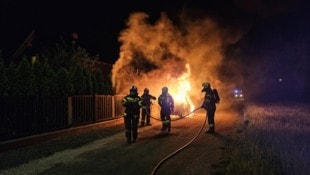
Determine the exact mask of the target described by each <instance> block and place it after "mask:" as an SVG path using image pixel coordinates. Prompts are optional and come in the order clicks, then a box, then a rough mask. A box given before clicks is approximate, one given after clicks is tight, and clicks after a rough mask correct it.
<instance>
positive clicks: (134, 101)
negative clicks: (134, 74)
mask: <svg viewBox="0 0 310 175" xmlns="http://www.w3.org/2000/svg"><path fill="white" fill-rule="evenodd" d="M129 92H130V93H129V95H127V96H125V97H124V99H123V101H122V105H123V106H124V107H125V111H124V115H123V117H124V123H125V136H126V139H127V143H129V144H130V143H134V142H136V141H137V137H138V124H139V118H140V108H141V107H142V99H141V97H139V96H138V88H137V87H136V86H132V87H131V88H130V90H129Z"/></svg>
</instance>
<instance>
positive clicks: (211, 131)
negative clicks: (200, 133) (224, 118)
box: [206, 126, 215, 134]
mask: <svg viewBox="0 0 310 175" xmlns="http://www.w3.org/2000/svg"><path fill="white" fill-rule="evenodd" d="M206 133H207V134H213V133H215V131H214V126H211V127H209V130H207V131H206Z"/></svg>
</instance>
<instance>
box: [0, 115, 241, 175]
mask: <svg viewBox="0 0 310 175" xmlns="http://www.w3.org/2000/svg"><path fill="white" fill-rule="evenodd" d="M236 119H238V114H236V113H233V112H225V111H217V113H216V131H217V133H216V134H213V135H210V134H206V133H205V132H204V131H205V130H206V129H207V125H204V124H205V112H204V111H203V110H199V111H198V112H196V113H195V114H194V115H193V116H192V117H188V118H184V119H180V120H175V121H173V122H172V128H171V132H170V133H169V134H162V133H161V132H160V128H161V123H160V121H157V120H152V124H153V125H152V126H147V127H143V128H139V136H138V142H137V143H133V144H127V143H126V139H125V135H124V130H123V125H122V122H123V121H122V120H119V121H118V122H113V123H111V125H113V126H112V127H107V126H106V125H105V126H104V127H102V128H100V129H96V130H92V131H91V132H85V133H79V134H76V135H74V136H70V137H62V138H59V139H56V140H51V141H49V142H44V143H40V144H35V145H33V146H27V147H25V148H19V149H16V150H11V151H7V152H3V153H0V160H1V164H2V166H0V168H1V170H0V174H27V175H28V174H44V175H49V174H50V175H52V174H53V175H69V174H72V175H73V174H74V175H76V174H89V175H97V174H98V175H99V174H100V175H103V174H115V175H131V174H132V175H137V174H139V175H150V174H152V173H153V174H157V175H159V174H161V175H166V174H167V175H168V174H169V175H171V174H175V175H176V174H179V175H183V174H184V175H185V174H187V175H188V174H198V175H207V174H210V173H211V172H212V168H213V167H214V166H216V164H217V162H218V160H219V159H220V158H221V156H222V155H223V153H224V150H225V149H226V146H227V143H228V141H229V139H230V134H231V132H232V129H233V127H234V124H235V121H236ZM107 128H108V129H107ZM201 131H202V132H201ZM186 145H187V146H186ZM181 148H183V149H181ZM173 153H174V154H173ZM163 160H165V161H163ZM160 162H162V163H160ZM155 167H158V169H155Z"/></svg>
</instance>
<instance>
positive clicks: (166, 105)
mask: <svg viewBox="0 0 310 175" xmlns="http://www.w3.org/2000/svg"><path fill="white" fill-rule="evenodd" d="M158 104H159V106H160V107H161V110H160V119H161V121H162V129H161V130H162V131H163V132H164V133H169V132H170V130H171V118H170V115H171V113H173V110H174V100H173V98H172V96H171V95H170V94H169V93H168V88H167V87H163V88H162V93H161V94H160V96H159V97H158Z"/></svg>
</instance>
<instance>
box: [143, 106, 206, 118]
mask: <svg viewBox="0 0 310 175" xmlns="http://www.w3.org/2000/svg"><path fill="white" fill-rule="evenodd" d="M199 109H201V107H199V108H196V109H194V110H193V111H191V112H190V113H188V114H186V115H178V116H179V118H177V119H174V120H171V121H175V120H180V119H182V118H185V117H187V116H189V115H191V114H193V113H194V112H196V111H198V110H199ZM146 114H147V115H149V116H150V117H151V118H152V119H154V120H158V121H161V119H158V118H156V117H153V116H151V114H150V113H149V112H148V111H147V110H146Z"/></svg>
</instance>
